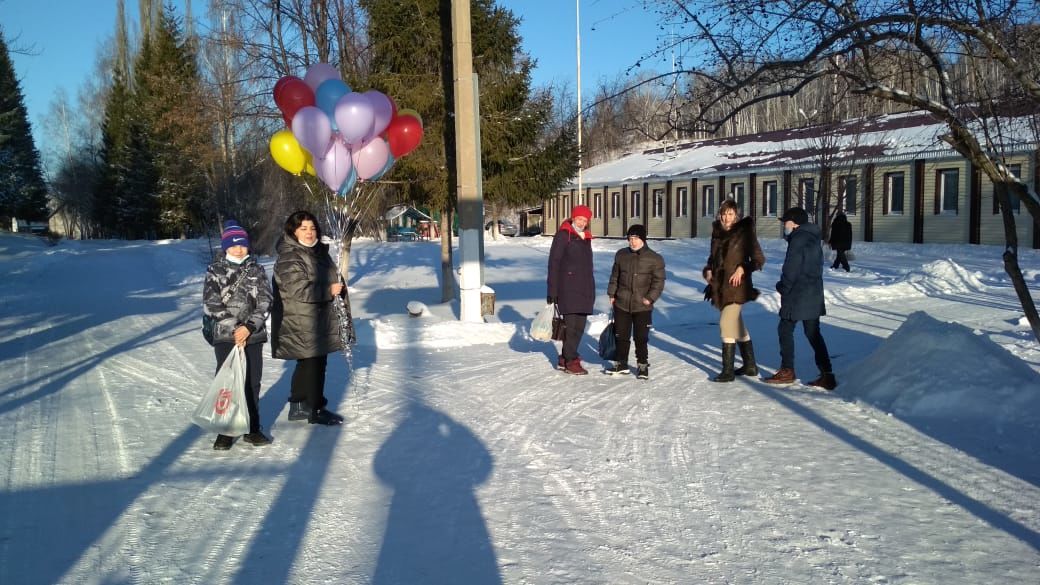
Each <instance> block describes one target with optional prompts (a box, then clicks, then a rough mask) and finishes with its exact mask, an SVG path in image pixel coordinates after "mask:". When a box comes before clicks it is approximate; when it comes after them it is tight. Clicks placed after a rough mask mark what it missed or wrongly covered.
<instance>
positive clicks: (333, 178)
mask: <svg viewBox="0 0 1040 585" xmlns="http://www.w3.org/2000/svg"><path fill="white" fill-rule="evenodd" d="M314 165H315V167H314V168H315V170H316V171H317V172H318V178H319V179H321V180H322V182H324V183H325V184H326V185H328V186H329V189H332V190H333V191H337V192H338V191H339V188H340V186H342V185H343V181H346V180H347V177H348V176H350V169H351V168H353V166H354V165H353V162H352V161H351V159H350V149H348V148H347V147H346V146H345V145H344V144H343V143H341V142H340V141H338V140H333V141H332V145H331V146H329V149H328V150H327V151H326V152H325V156H324V157H322V158H321V159H318V160H315V161H314Z"/></svg>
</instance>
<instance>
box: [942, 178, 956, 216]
mask: <svg viewBox="0 0 1040 585" xmlns="http://www.w3.org/2000/svg"><path fill="white" fill-rule="evenodd" d="M951 175H952V176H953V177H955V178H956V179H957V185H956V189H953V193H947V191H948V189H947V187H948V185H947V180H948V177H950V176H951ZM960 194H961V170H960V169H939V215H959V214H960V204H961V200H960ZM951 195H952V197H951ZM951 200H952V202H953V209H947V208H946V205H947V204H948V203H949V202H950V201H951Z"/></svg>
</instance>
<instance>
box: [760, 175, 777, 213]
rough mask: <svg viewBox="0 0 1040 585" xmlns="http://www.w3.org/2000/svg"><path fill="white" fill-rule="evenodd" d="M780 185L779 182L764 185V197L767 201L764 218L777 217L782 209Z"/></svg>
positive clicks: (769, 182) (768, 182)
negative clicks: (779, 208)
mask: <svg viewBox="0 0 1040 585" xmlns="http://www.w3.org/2000/svg"><path fill="white" fill-rule="evenodd" d="M770 187H772V189H770ZM779 195H780V185H779V183H778V182H777V181H764V182H763V183H762V197H763V198H764V199H765V206H764V207H765V210H764V212H763V214H762V215H763V216H764V217H776V215H777V213H779V211H778V210H777V208H778V207H780V205H779V203H780V199H779Z"/></svg>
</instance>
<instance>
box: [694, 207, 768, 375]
mask: <svg viewBox="0 0 1040 585" xmlns="http://www.w3.org/2000/svg"><path fill="white" fill-rule="evenodd" d="M765 263H766V257H765V255H764V254H762V248H761V247H760V246H759V245H758V236H756V235H755V223H754V221H752V219H751V218H750V217H745V218H743V219H741V218H740V213H739V208H738V207H737V203H736V202H735V201H733V200H732V199H727V200H726V201H724V202H723V203H722V205H720V206H719V216H718V219H717V220H715V222H714V223H713V224H712V230H711V253H710V254H708V263H707V264H706V265H705V266H704V270H703V271H702V274H703V275H704V279H705V280H706V281H707V282H708V292H707V295H708V297H709V298H710V299H711V304H713V305H715V307H716V308H717V309H718V310H719V311H720V312H721V313H722V315H721V316H720V317H719V329H720V330H721V334H722V372H720V373H719V375H718V376H715V378H714V381H716V382H732V381H733V380H734V379H735V375H736V376H757V375H758V366H757V365H756V364H755V350H754V346H752V344H751V334H749V333H748V330H747V327H745V326H744V318H743V317H742V316H741V315H740V310H741V307H742V306H743V305H744V303H747V302H750V301H753V300H755V299H757V298H758V289H756V288H755V287H754V286H752V284H751V273H752V272H754V271H755V270H762V267H763V266H765ZM737 344H740V355H741V357H742V358H743V360H744V364H743V365H742V366H741V367H740V368H738V369H736V370H734V369H733V361H734V358H735V354H736V346H737Z"/></svg>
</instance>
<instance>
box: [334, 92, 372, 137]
mask: <svg viewBox="0 0 1040 585" xmlns="http://www.w3.org/2000/svg"><path fill="white" fill-rule="evenodd" d="M335 117H336V126H338V127H339V134H340V136H342V137H343V140H345V141H346V142H347V144H357V143H359V142H361V141H362V140H364V139H365V138H366V137H368V136H370V135H371V134H372V124H373V122H374V121H375V114H374V112H373V109H372V102H370V101H369V100H368V98H367V97H365V96H364V95H362V94H360V93H357V92H353V93H348V94H347V95H345V96H343V97H341V98H339V101H338V102H336V116H335Z"/></svg>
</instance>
